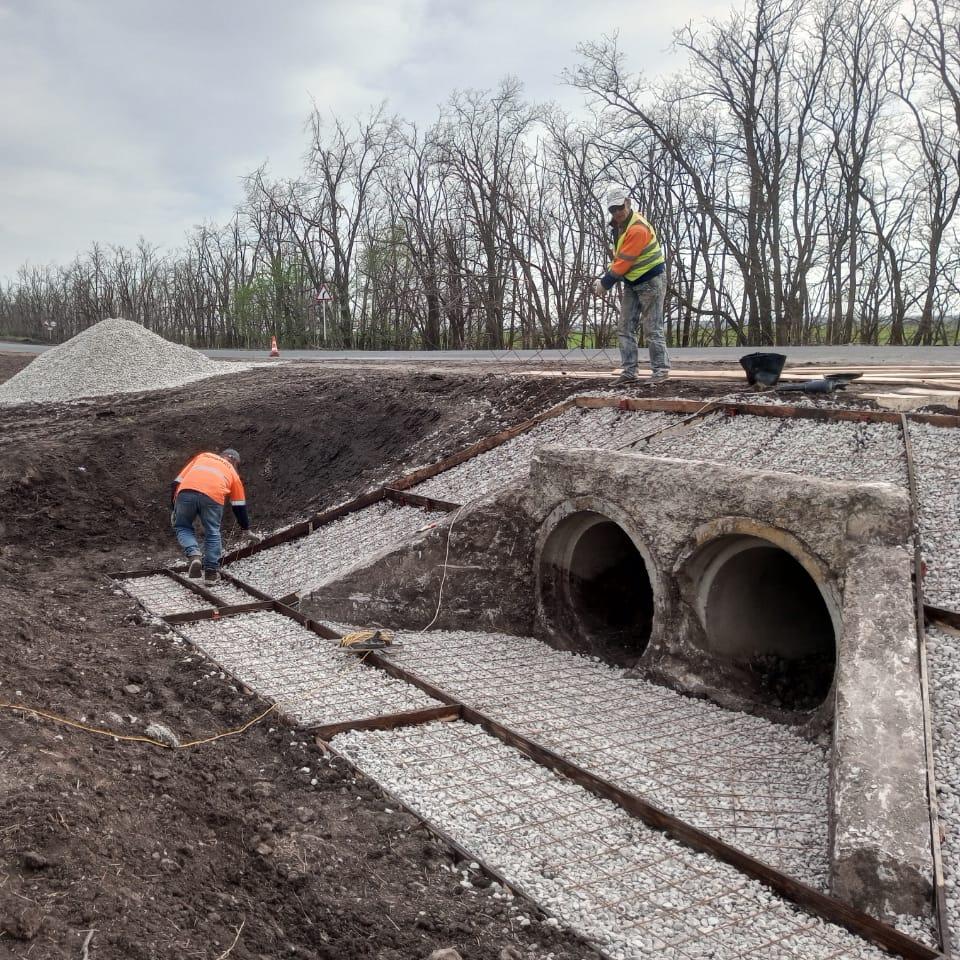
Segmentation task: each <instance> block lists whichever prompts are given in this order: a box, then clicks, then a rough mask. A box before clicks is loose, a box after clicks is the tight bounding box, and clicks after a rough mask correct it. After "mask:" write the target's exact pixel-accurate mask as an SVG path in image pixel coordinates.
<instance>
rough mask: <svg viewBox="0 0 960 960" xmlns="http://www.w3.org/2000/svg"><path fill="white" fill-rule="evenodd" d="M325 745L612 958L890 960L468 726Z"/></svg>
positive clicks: (365, 735) (360, 736) (354, 737)
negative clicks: (347, 757) (343, 755)
mask: <svg viewBox="0 0 960 960" xmlns="http://www.w3.org/2000/svg"><path fill="white" fill-rule="evenodd" d="M333 742H334V745H335V746H336V747H337V749H339V750H341V751H342V752H343V753H344V754H345V755H347V756H349V757H350V758H351V759H352V760H353V761H354V762H355V763H357V765H358V766H359V767H360V768H361V769H362V770H363V772H364V773H366V774H367V775H368V776H370V777H372V778H373V779H375V780H376V781H378V782H379V783H380V784H381V785H382V786H383V787H385V788H386V789H387V790H389V791H391V792H392V793H393V794H394V795H396V796H397V797H398V798H399V799H400V800H401V801H402V802H404V803H405V804H407V805H408V806H409V807H410V808H412V809H413V810H415V811H416V812H417V813H418V814H420V815H421V816H423V817H424V818H425V819H427V820H429V821H431V822H432V823H434V824H435V825H436V826H438V827H439V828H440V829H442V830H444V831H445V832H446V833H447V834H449V835H450V836H451V837H453V839H454V840H456V841H458V842H459V843H461V844H462V845H463V846H464V847H465V848H466V849H467V850H469V851H471V852H472V853H473V855H475V856H476V857H478V858H480V859H483V860H484V861H485V862H486V863H487V864H489V865H490V866H491V867H493V868H495V869H497V870H499V871H501V872H502V873H503V874H504V875H505V876H506V877H507V879H508V880H509V881H510V882H511V883H513V884H516V885H517V886H518V887H519V888H521V889H522V890H524V891H525V892H526V893H527V894H528V895H530V896H532V897H533V898H534V899H535V900H537V901H538V902H539V903H540V904H541V905H542V906H544V907H545V908H546V909H548V910H549V911H551V912H552V913H553V914H555V915H556V916H557V918H558V919H559V920H560V921H561V922H562V923H564V924H566V925H568V926H570V927H573V928H574V929H576V930H577V931H578V932H580V933H581V934H583V935H584V936H586V937H588V938H590V939H591V940H593V941H594V942H596V943H597V944H598V945H600V946H601V947H602V948H603V949H605V950H606V951H607V952H608V953H609V954H610V955H611V956H612V957H613V958H614V960H639V958H658V960H707V958H711V960H733V958H754V960H761V958H762V960H841V958H843V960H847V958H849V960H860V958H863V960H866V958H870V960H881V958H883V957H889V954H887V953H885V952H884V951H882V950H880V949H878V948H876V947H873V946H872V945H870V944H868V943H866V942H865V941H863V940H861V939H860V938H859V937H857V936H855V935H854V934H852V933H849V932H848V931H847V930H845V929H843V928H842V927H838V926H835V925H833V924H830V923H828V922H826V921H823V920H821V919H819V918H817V917H815V916H812V915H810V914H808V913H806V912H804V911H802V910H800V909H798V908H796V907H795V906H793V905H792V904H789V903H787V902H785V901H784V900H782V899H781V898H780V897H778V896H777V895H776V894H775V893H774V892H773V891H771V890H769V889H768V888H767V887H765V886H763V885H762V884H760V883H758V882H756V881H753V880H750V879H748V878H747V877H745V876H743V875H742V874H741V873H739V872H738V871H737V870H735V869H734V868H733V867H730V866H728V865H726V864H723V863H720V862H718V861H715V860H713V859H712V858H711V857H708V856H706V855H704V854H698V853H695V852H694V851H692V850H689V849H687V848H685V847H682V846H680V845H679V844H677V843H675V842H674V841H672V840H670V839H669V838H667V837H666V836H664V835H663V834H661V833H658V832H657V831H654V830H651V829H649V828H647V827H646V826H645V825H643V824H642V823H641V822H640V821H639V820H636V819H634V818H632V817H630V816H629V815H628V814H627V813H625V812H624V811H623V810H621V809H620V808H619V807H617V806H615V805H614V804H612V803H610V802H608V801H605V800H601V799H599V798H597V797H595V796H593V795H592V794H590V793H588V792H587V791H586V790H584V789H583V788H581V787H578V786H576V785H575V784H573V783H571V782H570V781H569V780H565V779H563V778H561V777H559V776H557V775H556V774H554V773H551V772H550V771H548V770H547V769H545V768H544V767H541V766H538V765H537V764H535V763H533V762H532V761H530V760H528V759H527V758H526V757H524V756H522V755H521V754H520V753H518V752H517V751H515V750H513V749H511V748H509V747H507V746H505V745H504V744H502V743H500V742H499V741H498V740H495V739H494V738H493V737H489V736H487V735H486V734H484V733H483V732H482V731H481V730H480V729H479V728H478V727H475V726H471V725H469V724H464V723H461V722H455V723H432V724H428V725H423V726H417V727H406V728H401V729H398V730H392V731H388V732H359V731H352V732H350V733H345V734H342V735H340V736H337V737H335V738H334V741H333Z"/></svg>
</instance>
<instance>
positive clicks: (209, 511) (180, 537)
mask: <svg viewBox="0 0 960 960" xmlns="http://www.w3.org/2000/svg"><path fill="white" fill-rule="evenodd" d="M197 517H199V518H200V525H201V526H202V527H203V569H204V570H216V569H217V568H218V567H219V566H220V553H221V542H220V522H221V521H222V520H223V504H222V503H217V501H216V500H214V499H213V498H212V497H208V496H207V495H206V494H205V493H200V491H199V490H181V491H180V492H179V493H178V494H177V499H176V500H175V501H174V504H173V513H172V514H171V515H170V522H171V523H172V524H173V532H174V533H175V534H176V535H177V542H178V543H179V544H180V546H181V547H183V552H184V553H185V554H186V555H187V556H188V557H192V556H195V555H196V554H198V553H200V545H199V544H198V543H197V535H196V532H195V531H194V529H193V523H194V521H195V520H196V519H197Z"/></svg>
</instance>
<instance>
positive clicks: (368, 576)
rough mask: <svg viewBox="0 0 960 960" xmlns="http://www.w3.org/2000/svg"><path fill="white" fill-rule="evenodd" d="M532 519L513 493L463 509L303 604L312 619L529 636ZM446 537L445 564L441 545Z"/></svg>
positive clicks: (514, 490)
mask: <svg viewBox="0 0 960 960" xmlns="http://www.w3.org/2000/svg"><path fill="white" fill-rule="evenodd" d="M535 531H536V521H535V519H534V518H533V517H531V516H530V515H529V514H528V513H527V512H526V511H525V510H523V509H521V506H520V488H519V487H514V488H511V489H507V490H504V491H501V492H500V493H499V494H495V495H493V496H489V497H486V498H484V499H482V500H479V501H476V502H474V503H470V504H467V505H466V506H464V507H463V509H462V510H460V511H458V512H457V513H453V514H448V515H447V516H445V517H444V518H443V519H441V520H439V521H438V523H437V525H436V526H435V527H432V528H431V529H429V530H427V531H424V532H422V533H420V534H418V535H417V536H416V537H415V538H414V539H412V540H410V541H408V543H406V544H405V545H404V546H403V547H402V548H400V549H398V550H395V551H393V552H390V553H388V554H386V555H384V556H381V557H379V558H377V559H375V560H374V561H373V562H371V563H370V564H368V565H365V566H358V567H356V568H354V569H353V570H351V571H349V572H348V573H347V574H346V575H345V576H344V577H342V578H340V579H338V580H336V581H334V582H332V583H330V584H327V585H326V586H324V587H321V588H320V589H319V590H316V591H315V592H314V593H312V594H311V595H310V596H309V597H306V598H304V600H303V602H302V604H301V609H303V611H304V612H305V613H306V614H307V615H308V616H310V617H313V618H315V619H318V620H322V619H329V620H336V621H339V622H342V623H357V624H367V623H382V624H388V625H389V626H391V627H397V628H408V629H420V628H422V627H425V626H426V625H427V624H428V623H429V622H430V621H431V620H433V618H434V615H435V614H437V605H438V602H439V600H440V582H441V579H443V576H444V561H445V560H447V561H448V562H447V564H446V579H445V581H444V586H443V602H442V604H440V610H439V615H438V616H437V619H436V622H435V623H434V628H435V629H438V630H439V629H457V628H469V629H471V630H484V631H491V632H495V633H496V632H503V633H513V634H527V635H529V634H530V633H531V632H532V630H533V623H534V616H535V613H536V608H535V605H534V604H533V603H532V602H531V598H532V596H533V593H532V591H533V565H534V534H535ZM448 538H449V547H450V551H449V558H448V556H447V545H448Z"/></svg>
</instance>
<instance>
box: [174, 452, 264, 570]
mask: <svg viewBox="0 0 960 960" xmlns="http://www.w3.org/2000/svg"><path fill="white" fill-rule="evenodd" d="M239 465H240V454H239V453H237V451H236V450H233V449H231V448H228V449H226V450H224V451H223V453H220V454H217V453H198V454H197V455H196V456H195V457H194V458H193V459H192V460H191V461H190V462H189V463H188V464H187V465H186V466H185V467H184V468H183V469H182V470H181V471H180V473H179V475H178V476H177V478H176V480H174V481H173V486H172V488H171V490H170V499H171V503H172V506H173V513H172V514H171V517H170V522H171V523H172V524H173V530H174V533H176V535H177V542H178V543H179V544H180V546H181V547H182V548H183V552H184V553H185V554H186V556H187V559H188V560H189V561H190V569H189V571H188V574H189V576H191V577H193V578H194V579H196V578H197V577H199V576H200V571H201V568H202V570H203V579H204V582H206V583H216V582H217V581H218V580H219V579H220V569H219V568H220V555H221V553H222V552H223V549H222V541H221V536H220V523H221V521H222V520H223V506H224V504H225V503H226V501H227V499H228V498H229V500H230V506H231V507H232V508H233V514H234V516H235V517H236V518H237V523H239V524H240V529H241V530H243V532H244V535H245V537H246V539H247V540H250V541H253V542H254V543H256V542H257V541H258V538H257V537H256V536H255V535H254V534H253V533H252V532H251V530H250V518H249V517H248V516H247V502H246V496H245V494H244V492H243V481H242V480H241V479H240V474H239V473H237V467H238V466H239ZM198 517H199V519H200V524H201V526H202V527H203V555H202V556H201V553H200V546H199V544H198V543H197V535H196V533H195V532H194V529H193V523H194V521H195V520H196V519H197V518H198Z"/></svg>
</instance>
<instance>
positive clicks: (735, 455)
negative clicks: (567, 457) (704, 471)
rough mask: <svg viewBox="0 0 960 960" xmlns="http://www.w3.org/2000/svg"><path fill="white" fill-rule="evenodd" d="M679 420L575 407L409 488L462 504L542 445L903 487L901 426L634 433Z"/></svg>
mask: <svg viewBox="0 0 960 960" xmlns="http://www.w3.org/2000/svg"><path fill="white" fill-rule="evenodd" d="M682 419H683V418H682V417H681V416H679V415H676V414H668V413H636V412H629V411H620V410H616V409H614V408H611V407H604V408H600V409H596V410H589V409H584V408H575V409H573V410H569V411H567V412H566V413H564V414H563V415H561V416H559V417H555V418H554V419H552V420H547V421H545V422H544V423H542V424H540V425H539V426H537V427H535V428H534V429H533V430H531V431H529V432H528V433H525V434H521V436H519V437H516V438H514V439H513V440H510V441H508V442H507V443H505V444H502V445H501V446H499V447H495V448H494V449H493V450H489V451H487V452H486V453H483V454H481V455H480V456H479V457H475V458H474V459H473V460H468V461H467V462H466V463H463V464H461V465H460V466H458V467H454V468H453V469H452V470H448V471H446V472H445V473H442V474H440V475H439V476H437V477H433V478H432V479H430V480H427V481H425V482H424V483H421V484H419V485H418V486H417V487H415V488H414V490H415V492H417V493H420V494H423V495H424V496H429V497H436V498H438V499H445V500H451V501H453V502H456V503H462V502H464V501H466V500H470V499H473V498H475V497H478V496H481V495H483V494H485V493H488V492H490V491H492V490H494V489H496V488H497V487H499V486H502V485H503V484H505V483H509V482H511V481H514V480H517V479H520V478H522V477H523V476H524V475H525V474H526V472H527V471H528V470H529V466H530V461H531V459H532V457H533V454H534V452H535V451H536V450H537V449H538V448H539V447H541V446H546V445H556V446H563V447H577V446H591V447H598V448H601V449H621V448H628V449H630V450H632V451H634V452H637V453H646V454H649V455H651V456H661V457H678V458H681V459H687V460H712V461H714V462H718V463H731V464H735V465H738V466H744V467H749V468H753V469H757V470H777V471H782V472H787V473H802V474H809V475H811V476H816V477H822V478H824V479H829V480H883V481H888V482H891V483H899V484H906V482H907V476H906V462H905V460H904V450H903V440H902V437H901V435H900V428H899V427H898V426H896V425H895V424H887V423H878V424H870V423H845V422H841V423H820V422H818V421H816V420H785V419H777V418H770V417H753V416H738V417H727V416H724V415H722V414H708V415H707V416H706V417H704V419H703V420H702V421H699V422H695V424H693V425H691V426H690V427H689V428H685V429H683V430H681V431H680V432H669V433H665V434H664V435H662V436H658V437H654V438H653V439H651V440H650V441H649V442H641V443H637V444H636V445H634V446H630V447H627V445H629V444H633V443H634V441H637V440H638V439H639V438H641V437H643V436H645V435H647V434H650V433H652V432H653V431H655V430H659V429H661V428H664V427H670V426H673V425H677V424H679V423H680V421H681V420H682Z"/></svg>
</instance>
